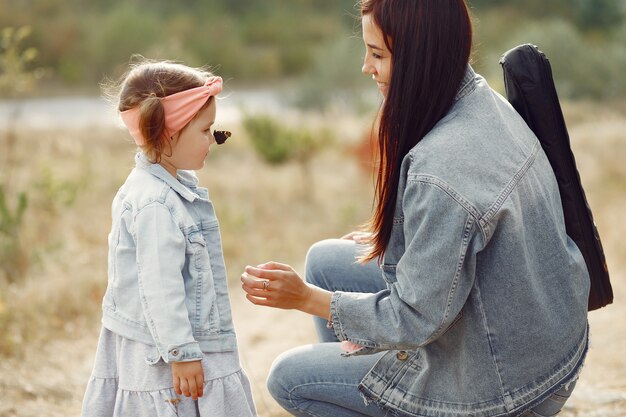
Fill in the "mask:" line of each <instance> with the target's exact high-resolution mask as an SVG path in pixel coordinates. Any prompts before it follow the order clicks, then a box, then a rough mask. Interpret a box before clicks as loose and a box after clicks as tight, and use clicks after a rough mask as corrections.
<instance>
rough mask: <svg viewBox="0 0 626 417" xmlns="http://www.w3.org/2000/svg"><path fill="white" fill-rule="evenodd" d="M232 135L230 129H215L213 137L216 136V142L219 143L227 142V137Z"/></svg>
mask: <svg viewBox="0 0 626 417" xmlns="http://www.w3.org/2000/svg"><path fill="white" fill-rule="evenodd" d="M231 135H232V134H231V133H230V132H229V131H228V130H215V131H214V132H213V137H215V142H217V144H218V145H221V144H222V143H224V142H226V139H228V138H229V137H230V136H231Z"/></svg>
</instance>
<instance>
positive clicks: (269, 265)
mask: <svg viewBox="0 0 626 417" xmlns="http://www.w3.org/2000/svg"><path fill="white" fill-rule="evenodd" d="M257 268H260V269H264V270H279V271H293V268H292V267H291V266H289V265H287V264H281V263H280V262H274V261H270V262H266V263H264V264H260V265H257Z"/></svg>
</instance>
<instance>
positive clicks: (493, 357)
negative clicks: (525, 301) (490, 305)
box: [474, 283, 505, 398]
mask: <svg viewBox="0 0 626 417" xmlns="http://www.w3.org/2000/svg"><path fill="white" fill-rule="evenodd" d="M474 287H475V288H476V292H477V293H478V294H477V298H478V308H479V310H480V315H481V317H482V321H483V328H484V330H485V334H486V335H487V342H488V343H489V350H490V351H491V360H492V362H493V366H494V367H495V371H496V375H497V377H498V385H499V386H500V394H501V395H502V397H503V398H504V396H505V392H504V383H503V382H502V376H501V375H500V366H499V365H498V359H497V357H496V353H495V351H494V347H493V341H492V340H491V332H490V331H489V324H488V323H487V315H486V314H485V310H484V308H483V299H482V296H481V295H480V285H479V284H478V283H476V285H475V286H474Z"/></svg>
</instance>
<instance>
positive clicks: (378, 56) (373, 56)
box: [372, 53, 382, 59]
mask: <svg viewBox="0 0 626 417" xmlns="http://www.w3.org/2000/svg"><path fill="white" fill-rule="evenodd" d="M372 58H374V59H381V58H382V56H380V55H378V54H376V53H372Z"/></svg>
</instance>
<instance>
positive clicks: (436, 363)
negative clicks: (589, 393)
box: [331, 68, 589, 417]
mask: <svg viewBox="0 0 626 417" xmlns="http://www.w3.org/2000/svg"><path fill="white" fill-rule="evenodd" d="M416 117H419V115H416ZM401 169H402V174H401V179H400V183H399V190H398V200H397V204H396V212H395V218H394V225H393V231H392V235H391V240H390V242H389V245H388V247H387V251H386V253H385V256H384V259H383V262H382V274H383V277H384V279H385V280H386V282H387V287H388V289H387V290H385V291H382V292H379V293H377V294H351V293H345V292H336V293H335V294H334V295H333V298H332V302H331V319H332V323H333V325H334V329H335V332H336V334H337V336H338V337H339V339H340V340H349V341H351V342H353V343H357V344H360V345H363V346H366V347H367V348H366V349H364V350H363V351H362V352H360V353H361V354H365V353H370V352H375V351H380V350H388V351H389V352H387V353H386V354H385V355H384V356H383V357H382V358H381V359H380V360H379V361H378V362H377V364H376V365H375V366H374V368H373V369H372V370H371V371H370V372H369V373H368V374H367V375H366V376H365V378H364V379H363V380H362V381H361V385H360V387H359V388H360V390H361V392H362V393H363V394H364V395H365V396H366V397H367V398H368V399H370V400H373V401H376V402H377V403H379V404H380V405H384V406H386V407H390V408H392V409H395V410H397V413H398V415H401V416H404V415H408V416H428V417H458V416H474V417H490V416H508V415H517V414H518V413H520V412H521V411H523V410H524V409H528V408H531V407H532V406H533V405H534V404H537V403H539V402H541V401H542V400H544V399H545V398H547V397H548V396H549V395H550V394H551V393H552V392H554V391H556V390H557V389H558V388H560V387H561V386H563V385H564V384H566V383H568V382H569V381H571V380H572V379H573V378H575V377H576V376H577V373H578V372H579V370H580V368H581V366H582V363H583V360H584V357H585V354H586V351H587V343H588V342H587V340H588V338H587V299H588V292H589V278H588V275H587V269H586V267H585V263H584V260H583V258H582V256H581V254H580V251H579V250H578V248H577V247H576V246H575V244H574V243H573V242H572V240H571V239H570V238H569V237H568V236H567V235H566V234H565V225H564V220H563V214H562V209H561V200H560V197H559V191H558V187H557V183H556V180H555V177H554V173H553V171H552V169H551V167H550V164H549V162H548V160H547V158H546V156H545V154H544V152H543V150H542V149H541V146H540V144H539V142H538V140H537V138H536V137H535V135H534V134H533V133H532V132H531V131H530V130H529V128H528V127H527V126H526V124H525V123H524V121H523V120H522V119H521V117H520V116H519V115H518V114H517V113H516V112H515V110H514V109H513V108H512V107H511V106H510V105H509V104H508V102H507V101H506V100H505V99H504V98H502V97H501V96H500V95H498V94H497V93H495V92H494V91H492V90H491V89H490V87H489V86H488V85H487V83H486V82H485V80H484V79H483V78H481V77H480V76H477V75H476V74H475V73H474V72H473V70H472V69H471V68H468V71H467V74H466V77H465V79H464V81H463V84H462V86H461V88H460V90H459V93H458V95H457V101H456V102H455V104H454V105H453V107H452V109H451V110H450V112H449V113H448V114H447V115H446V116H445V117H444V118H443V119H442V120H441V121H440V122H439V123H438V124H437V125H436V126H435V127H434V128H433V129H432V131H430V132H429V133H428V134H427V135H426V136H425V137H424V138H423V139H422V140H421V141H420V142H419V144H418V145H416V146H415V147H414V148H413V149H412V150H411V151H410V152H409V154H408V155H407V156H406V157H405V158H404V160H403V163H402V168H401Z"/></svg>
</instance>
